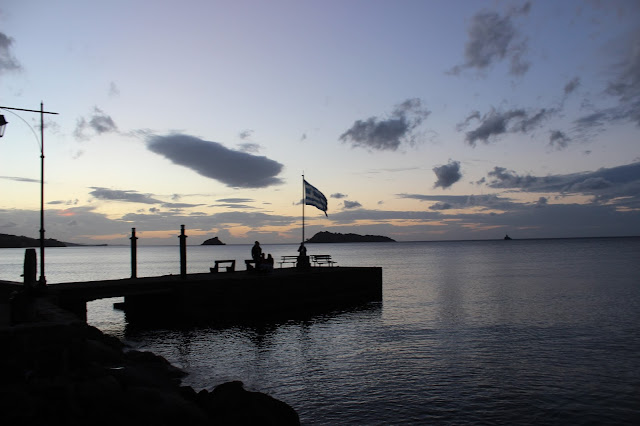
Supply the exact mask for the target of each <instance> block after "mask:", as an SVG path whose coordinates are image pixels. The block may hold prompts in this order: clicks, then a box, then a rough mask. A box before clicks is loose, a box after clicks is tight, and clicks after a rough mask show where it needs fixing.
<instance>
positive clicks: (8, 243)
mask: <svg viewBox="0 0 640 426" xmlns="http://www.w3.org/2000/svg"><path fill="white" fill-rule="evenodd" d="M44 246H45V247H67V244H66V243H63V242H62V241H58V240H54V239H53V238H47V239H45V240H44ZM23 247H24V248H26V247H40V240H39V239H37V238H29V237H25V236H22V235H20V236H17V235H9V234H0V248H23Z"/></svg>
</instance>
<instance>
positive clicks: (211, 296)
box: [0, 225, 382, 322]
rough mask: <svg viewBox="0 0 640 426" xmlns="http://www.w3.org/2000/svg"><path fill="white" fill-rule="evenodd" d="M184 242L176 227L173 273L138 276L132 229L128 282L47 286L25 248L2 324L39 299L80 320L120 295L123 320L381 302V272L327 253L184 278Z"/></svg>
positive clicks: (1, 289)
mask: <svg viewBox="0 0 640 426" xmlns="http://www.w3.org/2000/svg"><path fill="white" fill-rule="evenodd" d="M186 238H187V236H186V234H185V228H184V225H182V226H181V230H180V236H179V240H180V271H179V274H176V275H164V276H156V277H138V276H137V275H138V274H137V265H136V263H137V262H136V249H137V247H136V240H137V239H138V238H137V237H136V233H135V228H132V233H131V238H130V239H131V277H130V278H125V279H113V280H100V281H85V282H68V283H60V284H52V285H43V284H41V283H39V282H37V281H36V280H35V276H36V253H35V250H34V249H27V250H26V251H25V263H24V274H23V277H24V283H18V282H7V281H3V282H0V299H1V300H0V305H3V306H4V308H3V309H2V311H4V313H3V314H2V316H3V317H5V320H3V322H16V321H18V322H21V321H22V319H21V318H25V317H28V316H29V313H28V311H29V308H28V305H29V303H30V301H32V300H34V299H35V298H38V299H46V300H47V301H49V302H51V303H53V304H55V305H57V306H58V307H60V308H62V309H64V310H65V311H68V312H71V313H73V314H75V316H76V317H77V318H78V319H80V320H82V321H85V322H86V320H87V302H91V301H93V300H98V299H105V298H115V297H123V298H124V302H123V303H118V304H117V307H118V308H120V309H122V310H124V312H125V315H126V318H127V321H144V322H153V321H156V320H158V321H167V320H176V321H179V320H182V319H187V320H190V319H193V320H201V319H209V318H214V317H235V318H246V317H249V316H251V317H258V318H259V317H264V316H269V315H279V316H282V315H289V314H290V313H294V314H311V313H315V312H318V311H326V310H330V309H334V308H342V307H345V306H353V305H358V304H363V303H367V302H371V301H382V268H379V267H344V266H335V264H336V263H337V262H335V261H332V260H331V257H330V255H321V256H320V255H318V256H320V257H322V256H324V257H322V259H312V260H313V266H312V265H311V262H310V258H309V257H308V256H305V259H302V260H300V259H298V258H297V257H295V256H283V257H291V258H292V259H293V261H294V263H293V265H295V266H292V267H286V268H285V267H282V266H283V262H280V268H273V267H271V268H268V269H266V270H262V269H261V268H257V267H254V266H250V265H249V263H250V262H254V261H255V260H253V261H252V260H245V263H247V270H245V271H238V270H236V268H235V264H236V260H233V259H229V260H212V266H213V264H215V267H212V268H211V272H210V273H197V274H187V272H186V271H187V261H186V257H187V256H186ZM296 259H297V260H296ZM241 262H242V260H240V261H239V263H241ZM228 263H230V264H231V266H227V267H225V268H224V270H226V272H221V268H220V267H219V264H228ZM287 263H288V262H287ZM271 265H272V264H271ZM322 265H324V266H322ZM0 307H2V306H0ZM27 321H28V320H27Z"/></svg>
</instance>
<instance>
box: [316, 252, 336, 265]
mask: <svg viewBox="0 0 640 426" xmlns="http://www.w3.org/2000/svg"><path fill="white" fill-rule="evenodd" d="M311 261H312V262H313V265H314V266H322V265H329V266H333V265H334V264H336V263H338V262H335V261H333V260H331V255H330V254H312V255H311Z"/></svg>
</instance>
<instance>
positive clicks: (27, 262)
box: [22, 248, 38, 291]
mask: <svg viewBox="0 0 640 426" xmlns="http://www.w3.org/2000/svg"><path fill="white" fill-rule="evenodd" d="M37 268H38V259H37V258H36V249H34V248H28V249H26V250H25V251H24V269H23V274H22V276H23V278H24V286H25V288H26V289H27V291H33V290H34V289H35V288H36V283H37V281H36V269H37Z"/></svg>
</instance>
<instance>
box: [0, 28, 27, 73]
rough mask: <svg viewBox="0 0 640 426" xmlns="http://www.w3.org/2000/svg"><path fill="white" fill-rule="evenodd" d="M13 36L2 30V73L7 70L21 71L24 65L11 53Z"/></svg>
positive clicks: (0, 38) (0, 57)
mask: <svg viewBox="0 0 640 426" xmlns="http://www.w3.org/2000/svg"><path fill="white" fill-rule="evenodd" d="M12 44H13V38H11V37H9V36H7V35H6V34H5V33H3V32H0V74H3V73H4V72H5V71H21V70H22V65H20V62H18V60H17V59H16V58H15V57H14V56H13V54H12V53H11V45H12Z"/></svg>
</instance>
